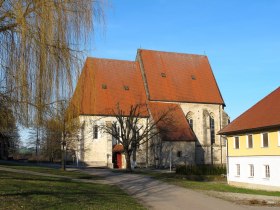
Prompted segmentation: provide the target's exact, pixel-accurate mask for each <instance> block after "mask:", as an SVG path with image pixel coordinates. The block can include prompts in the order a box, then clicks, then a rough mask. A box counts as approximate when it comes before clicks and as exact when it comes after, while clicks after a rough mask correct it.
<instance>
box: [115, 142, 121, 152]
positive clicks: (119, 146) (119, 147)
mask: <svg viewBox="0 0 280 210" xmlns="http://www.w3.org/2000/svg"><path fill="white" fill-rule="evenodd" d="M113 152H123V145H121V144H116V145H115V146H114V147H113Z"/></svg>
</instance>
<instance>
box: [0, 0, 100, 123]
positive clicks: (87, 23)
mask: <svg viewBox="0 0 280 210" xmlns="http://www.w3.org/2000/svg"><path fill="white" fill-rule="evenodd" d="M103 18H104V15H103V4H102V0H94V1H93V0H79V1H76V0H59V1H57V0H0V70H1V74H0V77H1V78H0V79H1V81H0V87H1V88H2V87H3V88H5V93H9V94H10V96H11V98H10V99H11V103H12V104H13V105H15V104H16V105H20V106H17V108H18V109H19V112H18V116H21V118H20V119H21V120H22V121H24V122H25V123H26V122H28V121H32V120H33V121H36V123H37V124H40V123H42V116H43V112H44V111H45V108H46V106H47V105H49V104H50V103H51V102H53V101H55V100H58V99H59V98H61V97H64V96H65V95H71V92H72V82H73V81H74V79H75V76H76V75H78V73H79V72H78V69H80V58H81V56H82V54H81V49H83V48H84V47H85V46H86V43H87V41H88V39H89V37H90V36H91V35H92V32H93V29H94V23H96V21H97V22H101V23H104V22H103ZM0 95H1V94H0ZM34 107H35V109H34ZM34 113H36V114H34Z"/></svg>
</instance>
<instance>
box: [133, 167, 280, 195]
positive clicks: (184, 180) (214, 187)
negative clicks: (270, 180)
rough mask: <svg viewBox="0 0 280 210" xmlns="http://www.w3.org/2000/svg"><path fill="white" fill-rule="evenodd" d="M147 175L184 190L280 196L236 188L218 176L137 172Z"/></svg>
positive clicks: (274, 193)
mask: <svg viewBox="0 0 280 210" xmlns="http://www.w3.org/2000/svg"><path fill="white" fill-rule="evenodd" d="M136 173H141V174H145V175H149V176H151V177H153V178H155V179H158V180H161V181H164V182H168V183H170V184H174V185H178V186H181V187H184V188H188V189H193V190H202V191H203V190H204V191H217V192H231V193H244V194H252V195H267V196H280V192H272V191H265V190H253V189H246V188H241V187H234V186H231V185H228V184H227V182H226V178H225V177H221V176H218V175H208V176H203V175H200V176H194V175H193V176H192V175H180V174H174V173H158V172H150V171H149V172H145V171H141V172H136Z"/></svg>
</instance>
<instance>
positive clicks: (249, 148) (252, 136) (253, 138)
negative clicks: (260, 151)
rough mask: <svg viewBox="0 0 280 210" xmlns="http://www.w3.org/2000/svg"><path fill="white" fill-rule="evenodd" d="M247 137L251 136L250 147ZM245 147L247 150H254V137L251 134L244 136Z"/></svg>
mask: <svg viewBox="0 0 280 210" xmlns="http://www.w3.org/2000/svg"><path fill="white" fill-rule="evenodd" d="M249 136H252V147H249ZM246 144H247V145H246V146H247V149H253V148H254V137H253V134H247V136H246Z"/></svg>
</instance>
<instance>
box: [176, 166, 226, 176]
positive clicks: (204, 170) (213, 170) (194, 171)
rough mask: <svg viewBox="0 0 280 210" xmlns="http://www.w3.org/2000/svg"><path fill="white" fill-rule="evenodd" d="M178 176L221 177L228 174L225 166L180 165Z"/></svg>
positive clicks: (177, 167)
mask: <svg viewBox="0 0 280 210" xmlns="http://www.w3.org/2000/svg"><path fill="white" fill-rule="evenodd" d="M176 173H177V174H184V175H221V174H226V166H225V165H187V166H185V165H178V166H176Z"/></svg>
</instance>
